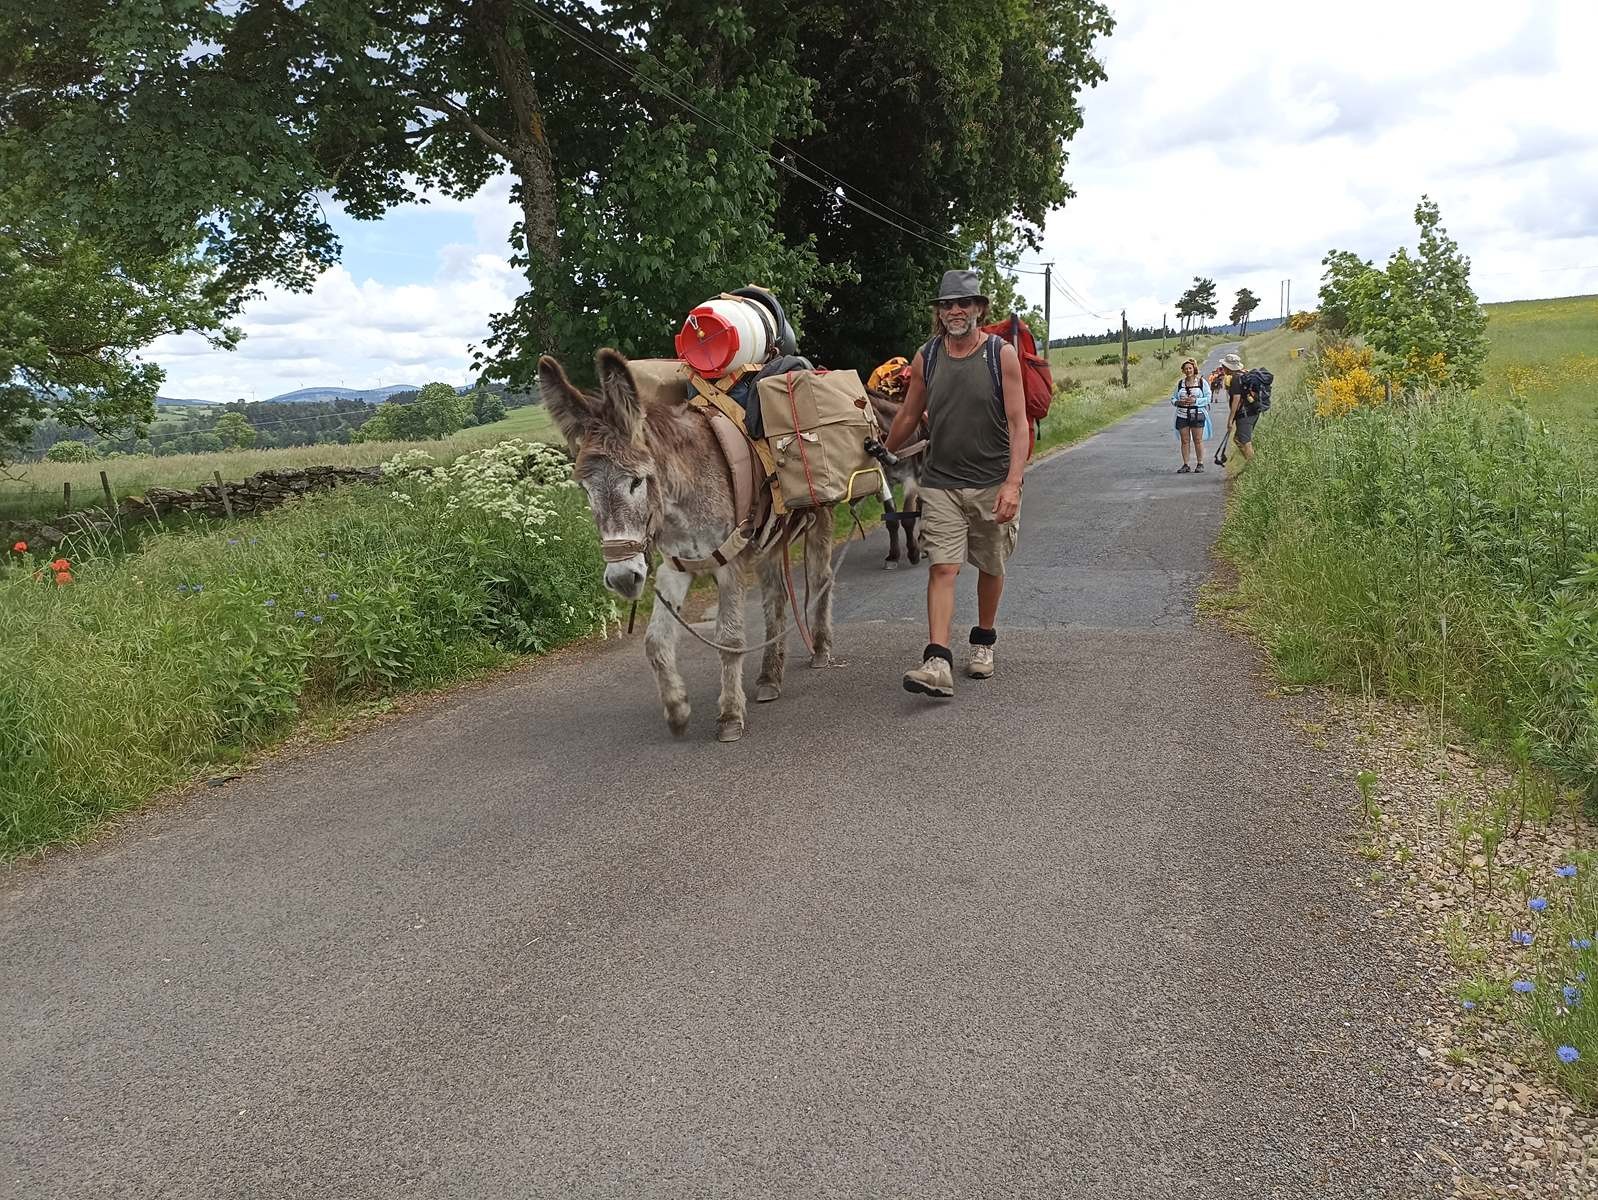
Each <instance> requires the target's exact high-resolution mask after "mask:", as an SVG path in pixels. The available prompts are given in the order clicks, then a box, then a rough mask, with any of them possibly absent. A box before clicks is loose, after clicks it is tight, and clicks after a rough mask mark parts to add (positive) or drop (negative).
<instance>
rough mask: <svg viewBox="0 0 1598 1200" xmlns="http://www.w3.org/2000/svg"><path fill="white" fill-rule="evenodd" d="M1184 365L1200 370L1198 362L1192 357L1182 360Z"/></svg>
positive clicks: (1184, 366)
mask: <svg viewBox="0 0 1598 1200" xmlns="http://www.w3.org/2000/svg"><path fill="white" fill-rule="evenodd" d="M1182 366H1183V368H1184V369H1186V368H1187V367H1192V368H1193V369H1194V370H1195V371H1197V370H1198V363H1196V362H1194V361H1193V360H1192V359H1191V358H1184V359H1183V360H1182Z"/></svg>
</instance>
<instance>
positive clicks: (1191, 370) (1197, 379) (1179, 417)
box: [1171, 358, 1210, 475]
mask: <svg viewBox="0 0 1598 1200" xmlns="http://www.w3.org/2000/svg"><path fill="white" fill-rule="evenodd" d="M1171 403H1172V404H1173V405H1175V406H1176V440H1177V441H1178V442H1179V443H1180V444H1181V448H1182V465H1181V467H1180V468H1179V469H1178V470H1177V472H1176V473H1177V474H1178V475H1186V474H1188V473H1189V472H1190V471H1191V472H1193V473H1195V474H1197V473H1198V472H1200V471H1203V470H1204V439H1205V438H1206V437H1208V436H1209V433H1210V386H1209V384H1207V383H1205V382H1204V377H1203V376H1202V375H1200V374H1199V369H1198V363H1196V362H1194V361H1193V360H1192V359H1191V358H1185V359H1183V360H1182V377H1181V378H1180V379H1178V380H1177V381H1176V389H1175V390H1174V391H1173V392H1172V393H1171ZM1190 445H1191V446H1192V447H1193V458H1194V460H1195V465H1193V466H1191V467H1190V466H1188V463H1187V451H1188V447H1189V446H1190Z"/></svg>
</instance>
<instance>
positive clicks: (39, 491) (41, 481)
mask: <svg viewBox="0 0 1598 1200" xmlns="http://www.w3.org/2000/svg"><path fill="white" fill-rule="evenodd" d="M552 428H553V426H552V424H551V422H550V419H549V414H548V413H547V412H546V411H545V410H544V409H543V407H542V406H540V405H527V406H525V407H522V408H515V409H512V410H511V411H510V413H509V414H507V416H506V417H505V419H504V420H503V421H495V422H494V423H493V424H492V425H479V426H477V427H476V428H474V429H463V430H461V431H460V432H459V433H457V434H456V435H455V436H453V437H450V438H445V439H443V440H442V441H437V442H367V443H355V444H352V445H348V446H343V445H339V444H337V443H330V444H327V445H322V446H287V447H283V448H282V449H276V450H234V451H224V452H222V453H220V454H172V455H167V456H166V457H162V458H152V457H147V456H146V457H128V458H112V459H107V460H105V461H103V462H88V463H52V462H38V463H26V464H22V465H19V466H17V467H15V468H13V469H12V472H11V475H12V476H13V477H12V478H9V479H8V478H3V477H0V520H5V519H6V518H11V519H15V520H42V519H45V518H48V517H51V516H55V515H58V514H59V513H60V512H61V511H62V499H63V492H62V485H63V484H66V483H70V484H71V485H72V507H73V508H75V509H78V508H91V507H95V506H98V505H102V504H103V503H104V499H105V496H104V490H103V488H102V486H101V483H100V472H101V471H104V472H105V474H106V479H107V480H108V481H109V482H110V484H111V490H112V493H113V494H114V495H115V496H116V498H117V499H118V500H121V499H122V498H123V497H124V496H136V495H139V494H141V493H142V492H143V491H144V490H145V489H146V488H148V487H152V486H157V487H169V488H184V489H193V488H197V487H199V486H200V485H201V484H205V483H211V482H213V481H214V480H213V476H212V473H213V472H215V471H220V472H221V473H222V478H223V479H227V480H237V479H243V478H244V477H245V476H246V475H252V474H254V473H255V472H256V471H267V470H284V469H289V468H293V467H311V466H346V467H361V466H375V465H376V464H378V463H380V462H383V461H384V460H385V459H388V458H392V457H393V456H394V455H396V454H398V453H400V452H401V451H403V450H410V449H416V448H418V447H419V448H420V449H423V450H426V451H428V452H429V453H430V454H432V455H433V456H434V457H435V458H440V459H449V458H454V457H455V456H456V455H459V454H464V453H466V452H467V451H468V450H479V449H481V448H483V447H484V446H491V445H493V444H494V443H495V442H499V441H503V440H504V439H505V438H509V437H521V438H527V439H529V440H541V441H547V440H549V434H550V431H551V429H552Z"/></svg>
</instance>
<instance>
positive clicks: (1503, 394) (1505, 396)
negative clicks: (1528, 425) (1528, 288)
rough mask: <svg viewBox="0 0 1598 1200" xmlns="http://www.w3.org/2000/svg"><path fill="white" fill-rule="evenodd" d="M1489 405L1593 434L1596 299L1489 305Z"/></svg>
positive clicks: (1596, 426)
mask: <svg viewBox="0 0 1598 1200" xmlns="http://www.w3.org/2000/svg"><path fill="white" fill-rule="evenodd" d="M1485 307H1486V309H1487V338H1488V341H1489V342H1490V343H1491V346H1492V349H1491V352H1490V353H1489V355H1488V359H1487V380H1486V382H1485V384H1484V385H1483V386H1482V388H1481V395H1482V397H1483V398H1485V399H1487V400H1489V401H1495V402H1500V403H1510V404H1516V405H1523V406H1524V407H1525V408H1526V410H1527V411H1528V412H1530V413H1531V414H1532V415H1533V416H1535V417H1538V418H1540V419H1541V420H1544V421H1547V422H1548V423H1549V424H1551V425H1561V426H1564V427H1566V428H1573V429H1575V428H1579V429H1582V430H1584V431H1588V432H1591V431H1595V430H1598V393H1595V390H1594V387H1593V380H1594V378H1595V377H1598V296H1567V297H1564V298H1562V299H1558V300H1517V301H1514V302H1512V303H1509V304H1488V305H1486V306H1485Z"/></svg>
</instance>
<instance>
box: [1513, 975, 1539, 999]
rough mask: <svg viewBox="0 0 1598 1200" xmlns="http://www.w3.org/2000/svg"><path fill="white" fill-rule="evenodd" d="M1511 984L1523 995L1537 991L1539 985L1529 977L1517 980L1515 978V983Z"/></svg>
mask: <svg viewBox="0 0 1598 1200" xmlns="http://www.w3.org/2000/svg"><path fill="white" fill-rule="evenodd" d="M1509 986H1510V987H1512V988H1514V989H1515V990H1516V991H1517V992H1519V993H1520V994H1521V995H1522V996H1524V995H1526V994H1527V993H1529V992H1535V991H1536V990H1537V985H1536V984H1535V983H1533V982H1532V981H1531V980H1529V979H1517V980H1515V982H1514V983H1512V984H1510V985H1509Z"/></svg>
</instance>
